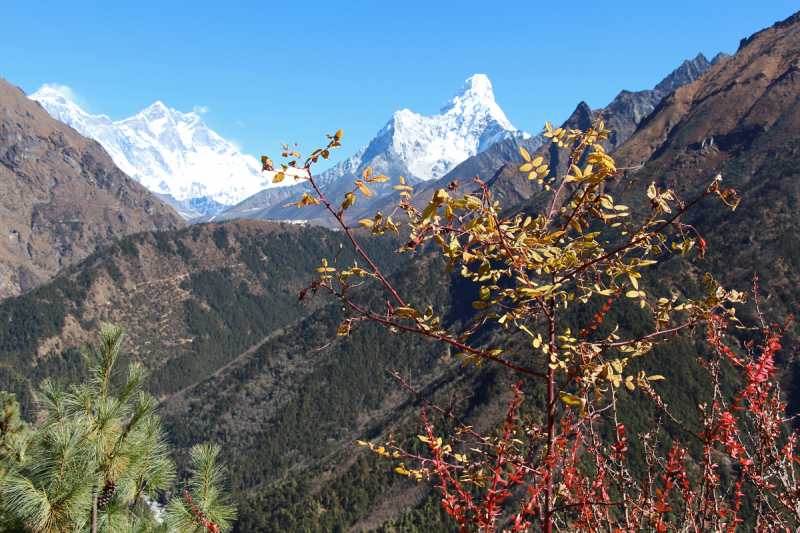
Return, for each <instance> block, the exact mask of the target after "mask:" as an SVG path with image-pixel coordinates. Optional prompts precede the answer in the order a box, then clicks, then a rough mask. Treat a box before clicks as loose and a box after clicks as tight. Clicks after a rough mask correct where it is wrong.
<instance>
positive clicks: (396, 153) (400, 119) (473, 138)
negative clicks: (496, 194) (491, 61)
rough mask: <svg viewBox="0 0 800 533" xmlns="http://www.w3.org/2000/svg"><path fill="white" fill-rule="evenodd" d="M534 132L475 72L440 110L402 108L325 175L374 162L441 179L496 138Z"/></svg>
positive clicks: (383, 169) (384, 168) (389, 170)
mask: <svg viewBox="0 0 800 533" xmlns="http://www.w3.org/2000/svg"><path fill="white" fill-rule="evenodd" d="M529 137H530V135H529V134H527V133H525V132H522V131H519V130H517V129H516V128H515V127H514V126H512V125H511V123H510V122H509V121H508V119H507V118H506V116H505V114H504V113H503V111H502V109H500V106H498V105H497V103H496V102H495V100H494V92H493V91H492V83H491V82H490V81H489V78H487V77H486V76H485V75H484V74H475V75H474V76H472V77H471V78H469V79H468V80H467V81H465V82H464V85H463V86H462V87H461V90H459V91H458V92H457V93H456V95H455V96H454V97H453V98H452V99H450V100H449V101H448V102H446V103H445V104H444V105H443V106H442V108H441V110H440V112H439V114H438V115H433V116H430V117H423V116H421V115H418V114H416V113H412V112H411V111H409V110H408V109H404V110H402V111H397V112H396V113H395V114H394V115H393V116H392V118H391V120H389V122H388V123H387V124H386V126H384V128H383V129H382V130H381V131H379V132H378V134H377V135H376V136H375V138H373V139H372V141H371V142H370V143H369V144H368V145H367V146H365V147H364V148H362V149H361V150H359V151H358V153H356V155H354V156H352V157H351V158H350V159H348V160H347V161H344V162H342V163H340V164H338V165H336V166H335V167H333V168H332V169H330V170H328V171H326V172H323V173H322V174H321V175H320V178H321V181H322V182H323V183H330V182H332V181H335V180H336V179H338V178H340V177H342V176H343V175H345V174H347V173H353V174H358V173H359V172H360V171H361V170H363V169H364V168H366V167H368V166H370V167H372V168H373V170H375V171H376V172H380V173H382V174H386V175H387V176H390V177H393V178H394V177H397V176H400V175H403V176H405V177H415V178H419V179H421V180H426V181H427V180H432V179H438V178H440V177H442V176H444V175H445V174H447V173H448V172H449V171H450V170H452V169H453V168H454V167H455V166H456V165H458V164H459V163H461V162H462V161H464V160H465V159H467V158H468V157H471V156H473V155H475V154H478V153H480V152H483V151H484V150H486V149H487V148H489V147H490V146H492V145H493V144H495V143H498V142H500V141H503V140H505V139H509V138H521V139H527V138H529Z"/></svg>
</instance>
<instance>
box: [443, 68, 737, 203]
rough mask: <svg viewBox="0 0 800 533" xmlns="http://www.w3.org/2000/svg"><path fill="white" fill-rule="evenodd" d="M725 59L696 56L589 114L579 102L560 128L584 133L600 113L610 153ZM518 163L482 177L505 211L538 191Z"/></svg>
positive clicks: (551, 154) (556, 157) (556, 164)
mask: <svg viewBox="0 0 800 533" xmlns="http://www.w3.org/2000/svg"><path fill="white" fill-rule="evenodd" d="M726 57H728V55H727V54H724V53H719V54H717V55H716V56H714V59H712V60H711V61H710V62H709V61H708V60H707V59H706V57H705V56H704V55H703V54H698V55H697V57H696V58H694V59H693V60H691V61H689V60H686V61H684V62H683V64H681V66H679V67H678V68H677V69H675V70H674V71H672V72H671V73H670V74H669V75H668V76H667V77H666V78H664V79H663V80H661V82H659V83H658V85H656V86H655V88H653V89H648V90H644V91H637V92H631V91H622V92H620V93H619V94H618V95H617V96H616V97H615V98H614V100H612V101H611V103H610V104H608V105H607V106H606V107H605V108H603V109H598V110H592V109H591V108H589V106H588V105H587V104H586V103H585V102H581V103H580V104H578V106H577V107H576V108H575V111H573V113H572V115H570V117H569V118H568V119H567V120H566V121H564V123H562V124H561V127H562V128H577V129H586V128H588V127H589V126H590V125H591V123H592V121H593V120H594V119H595V118H597V116H598V115H599V114H600V113H602V114H603V120H604V122H605V124H606V128H607V129H609V130H611V135H610V136H609V138H608V141H606V142H605V143H604V146H605V148H606V149H607V150H608V151H611V150H613V149H614V148H616V147H617V146H619V145H620V144H622V143H623V142H624V141H625V139H627V138H628V137H630V136H631V135H632V134H633V132H634V131H636V128H637V127H638V125H639V124H640V123H641V122H642V120H644V119H646V118H647V117H648V116H649V115H650V114H651V113H652V112H653V111H654V110H655V108H656V107H657V106H658V104H659V102H661V100H662V99H663V98H664V97H666V96H667V95H669V94H670V93H671V92H672V91H674V90H676V89H677V88H679V87H682V86H684V85H687V84H690V83H692V82H694V81H695V80H697V79H698V78H700V77H701V76H703V75H704V74H705V73H706V72H707V71H708V70H709V69H710V68H711V67H712V66H714V65H716V64H717V63H719V62H720V61H722V60H723V59H725V58H726ZM529 152H530V153H532V154H534V157H539V156H541V157H543V158H544V163H543V164H547V165H549V166H550V167H551V168H552V169H553V170H552V171H553V173H555V174H558V173H559V172H561V173H563V172H564V171H565V170H566V166H565V165H566V161H565V160H564V158H563V156H562V152H561V151H560V150H558V149H557V148H556V147H555V146H552V145H551V144H550V143H547V144H544V145H542V146H541V148H539V149H538V151H535V152H531V151H530V150H529ZM478 157H480V156H478ZM519 159H520V158H519V155H518V154H516V155H514V156H513V157H512V158H511V159H509V160H506V161H504V162H503V165H502V166H500V165H498V166H496V167H494V172H493V173H492V175H491V176H488V172H486V173H485V175H486V176H487V178H485V179H484V180H485V181H487V182H490V183H491V186H492V189H493V190H494V191H495V194H496V195H497V199H498V200H499V201H500V202H501V205H503V206H506V207H510V206H512V205H515V204H517V203H519V202H522V201H524V200H526V199H528V198H530V197H531V196H532V195H534V194H536V193H537V192H539V191H540V190H541V187H539V186H538V184H536V183H532V182H530V181H528V179H527V176H526V175H523V174H521V173H520V172H519V171H518V167H519V166H520V165H519ZM468 163H469V161H465V162H464V163H463V164H462V165H466V164H468ZM464 170H466V168H464V169H462V168H460V167H456V169H454V170H453V172H451V173H450V175H448V176H446V177H445V180H453V179H464V178H466V177H472V176H471V175H469V174H468V173H466V172H464Z"/></svg>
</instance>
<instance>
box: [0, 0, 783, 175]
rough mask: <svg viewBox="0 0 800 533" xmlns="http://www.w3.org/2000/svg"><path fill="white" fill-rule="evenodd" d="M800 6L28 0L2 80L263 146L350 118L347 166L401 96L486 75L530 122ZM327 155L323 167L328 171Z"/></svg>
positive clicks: (425, 99)
mask: <svg viewBox="0 0 800 533" xmlns="http://www.w3.org/2000/svg"><path fill="white" fill-rule="evenodd" d="M797 9H798V5H797V3H796V2H790V1H787V0H770V1H769V2H754V1H752V0H748V1H740V0H731V1H727V2H723V1H717V0H704V1H700V2H698V1H691V2H690V1H684V0H676V1H672V2H650V1H632V2H627V1H624V2H623V1H620V2H605V3H604V2H579V1H572V2H557V1H539V2H531V1H529V2H519V1H518V2H511V1H505V0H494V1H483V2H473V1H468V0H461V1H457V2H451V1H436V0H427V1H417V0H406V1H403V2H389V1H381V0H377V1H371V2H361V1H347V0H339V1H338V2H336V1H326V2H318V1H305V0H294V1H284V2H272V1H261V2H246V1H236V0H230V1H227V2H203V1H202V0H194V1H191V2H189V1H181V0H162V1H160V2H151V1H147V0H143V1H137V2H124V3H123V2H113V1H112V2H109V1H108V0H104V1H98V2H93V1H81V0H75V1H72V2H56V1H48V2H44V1H39V0H26V1H25V2H8V3H6V5H4V6H3V10H2V11H3V13H2V18H3V31H2V32H0V50H2V56H1V57H2V59H1V60H0V77H3V78H5V79H6V80H8V81H9V82H10V83H12V84H14V85H18V86H20V87H21V88H22V89H23V90H24V91H25V92H27V93H28V94H31V93H33V92H34V91H36V90H37V89H38V88H39V87H41V86H42V85H43V84H56V85H62V86H66V87H69V88H70V90H71V91H72V94H73V95H74V97H75V99H76V100H77V103H79V104H80V105H82V106H83V107H84V109H85V110H87V111H89V112H91V113H93V114H105V115H108V116H110V117H111V118H112V119H113V120H121V119H123V118H127V117H129V116H131V115H134V114H135V113H137V112H138V111H140V110H142V109H143V108H145V107H147V106H149V105H151V104H152V103H153V102H155V101H156V100H160V101H162V102H163V103H164V104H166V105H167V106H168V107H172V108H175V109H177V110H179V111H182V112H189V111H191V110H192V109H195V107H196V106H197V109H198V110H201V111H202V110H205V111H206V112H204V113H203V115H202V116H203V119H204V120H205V121H206V123H207V124H208V125H209V126H210V127H211V128H212V129H213V130H215V131H216V132H218V133H219V134H220V135H222V136H223V137H224V138H226V139H228V140H231V141H233V142H234V144H236V145H237V146H239V147H241V149H242V150H243V152H244V153H248V154H251V155H253V156H256V157H258V156H260V155H262V154H267V155H272V156H274V155H276V154H277V153H278V151H279V146H278V144H277V143H278V142H279V141H291V142H297V143H298V144H299V148H300V150H301V152H303V153H306V152H310V151H311V150H313V149H314V148H316V147H317V145H318V144H321V141H322V140H323V135H324V134H326V133H333V132H334V131H336V130H337V129H339V128H342V129H344V132H345V136H344V139H343V144H344V146H343V147H342V148H340V149H339V150H340V151H339V152H338V153H335V155H336V157H335V158H334V159H333V160H332V163H333V162H336V161H338V160H341V159H344V158H346V157H348V156H350V155H352V154H353V153H354V152H355V151H356V150H358V149H359V148H360V147H361V146H363V145H365V144H366V143H368V142H369V140H370V139H371V138H372V137H373V136H374V135H375V134H376V133H377V132H378V131H379V130H380V129H381V128H382V127H383V125H384V124H385V123H386V121H387V120H388V119H389V118H390V117H391V115H392V113H393V112H394V111H396V110H398V109H404V108H407V109H410V110H412V111H414V112H415V113H420V114H423V115H431V114H435V113H437V112H438V110H439V108H440V106H441V105H442V104H443V103H444V102H445V101H447V100H448V99H449V98H450V97H451V96H452V95H453V94H454V93H455V92H456V91H457V90H458V89H459V88H460V86H461V84H462V83H463V81H464V80H465V79H466V78H468V77H469V76H471V75H472V74H475V73H483V74H486V75H488V76H489V79H490V80H491V81H492V84H493V86H494V93H495V97H496V100H497V102H498V104H499V105H500V107H501V108H502V109H503V110H504V111H505V113H506V116H507V117H508V118H509V120H510V121H511V123H512V124H514V125H515V126H516V127H517V128H519V129H522V130H525V131H528V132H532V133H535V132H538V131H539V130H540V129H541V128H542V125H543V123H544V121H545V120H549V121H550V122H556V123H557V122H561V121H563V120H564V119H566V118H567V117H568V116H569V114H570V113H571V112H572V110H573V109H574V108H575V106H576V105H577V104H578V102H580V101H581V100H584V101H586V102H587V103H588V104H589V105H590V106H591V107H592V108H599V107H603V106H605V105H606V104H608V103H609V102H610V101H611V100H612V99H613V98H614V96H615V95H616V94H617V93H618V92H619V91H620V90H622V89H628V90H642V89H648V88H652V87H653V86H654V85H655V84H656V83H658V82H659V81H660V80H661V79H662V78H663V77H664V76H666V75H667V74H668V73H669V72H670V71H672V70H673V69H674V68H676V67H677V66H678V65H680V63H681V62H682V61H683V60H684V59H691V58H694V57H695V56H696V55H697V53H698V52H702V53H704V54H705V55H706V56H707V57H708V58H709V59H711V58H712V57H713V56H714V55H715V54H716V53H717V52H721V51H722V52H727V53H729V54H733V53H734V52H735V51H736V49H737V47H738V44H739V40H740V39H741V38H743V37H747V36H749V35H751V34H753V33H755V32H756V31H759V30H761V29H763V28H766V27H768V26H771V25H772V24H773V23H775V22H776V21H778V20H783V19H785V18H787V17H788V16H790V15H791V14H793V13H794V12H795V11H796V10H797ZM323 169H324V167H320V168H319V170H323Z"/></svg>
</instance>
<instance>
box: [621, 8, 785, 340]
mask: <svg viewBox="0 0 800 533" xmlns="http://www.w3.org/2000/svg"><path fill="white" fill-rule="evenodd" d="M798 132H800V13H799V14H796V15H793V16H792V17H789V18H788V19H786V20H784V21H782V22H779V23H777V24H776V25H775V26H773V27H771V28H768V29H766V30H763V31H761V32H758V33H756V34H754V35H753V36H751V37H750V38H748V39H743V40H742V44H741V46H740V48H739V50H738V51H737V53H736V54H735V55H734V56H732V57H730V58H728V59H726V60H725V61H722V62H721V63H719V64H718V65H716V66H715V67H713V68H712V69H711V70H709V72H708V73H706V75H705V76H703V77H702V78H701V79H700V80H699V81H698V82H695V83H693V84H690V85H687V86H685V87H682V88H680V89H678V90H677V91H675V92H674V93H672V94H671V95H670V96H669V97H667V98H666V99H664V100H663V101H662V102H661V104H660V105H659V106H658V108H657V109H656V110H655V111H654V112H653V113H651V114H650V116H649V117H648V118H647V119H645V120H644V121H643V122H642V124H641V125H640V126H639V129H638V130H637V132H636V134H635V135H633V136H632V137H631V138H629V139H628V140H627V141H626V142H625V143H623V144H622V145H621V146H620V147H619V148H618V149H617V150H616V151H615V156H616V158H617V161H618V163H619V164H620V166H624V167H633V169H634V170H633V171H632V172H631V173H630V177H631V178H634V179H638V180H639V183H638V184H637V185H639V184H640V189H641V187H645V186H647V185H648V184H650V183H652V182H655V183H656V185H657V186H660V187H662V188H671V189H674V190H675V191H676V192H677V193H678V194H679V195H681V196H682V197H684V198H690V197H691V196H692V195H696V194H697V193H698V191H699V190H700V189H702V188H704V187H706V186H707V185H708V183H709V182H710V181H711V180H712V179H713V177H714V176H715V175H717V174H718V173H719V174H721V175H722V177H723V184H724V186H725V187H732V188H735V189H737V190H739V191H740V194H741V196H742V202H741V204H740V206H739V207H738V208H737V210H736V212H735V213H733V214H731V213H730V212H726V211H725V210H723V209H721V208H720V206H719V205H717V203H716V202H709V203H706V204H703V205H701V206H700V207H699V209H697V210H696V211H695V212H694V213H693V215H691V216H689V217H687V220H686V222H687V223H691V224H694V225H695V227H696V228H697V230H698V231H699V232H700V234H701V235H703V236H704V238H705V240H706V241H707V242H708V245H709V248H710V249H711V250H716V251H717V253H715V254H711V255H709V259H708V263H709V264H708V265H707V267H706V268H708V269H709V270H710V269H714V270H715V271H717V272H724V278H723V279H725V281H726V282H727V283H728V284H729V285H730V286H733V287H735V288H737V289H739V290H743V289H746V288H747V286H748V285H749V284H750V282H749V280H750V279H751V278H752V277H753V273H754V272H757V274H758V276H759V277H760V278H761V282H760V283H761V285H762V290H763V291H764V295H765V296H767V295H769V294H772V295H774V296H773V297H770V298H769V299H768V300H765V304H764V305H765V307H766V308H768V309H771V310H772V311H774V313H775V314H776V316H780V317H782V318H785V317H786V316H788V315H789V314H790V313H792V314H794V315H795V316H797V315H798V313H799V312H800V306H798V297H797V289H796V287H797V283H798V282H800V270H799V269H798V266H797V265H798V264H800V253H799V252H798V251H799V250H800V228H798V226H797V221H798V220H800V181H799V179H800V173H798V170H797V169H798V168H800V135H798ZM640 189H637V190H636V192H637V193H638V194H639V198H640V199H641V201H642V202H643V203H644V202H646V197H645V196H644V192H643V191H642V190H640ZM794 335H795V333H794V331H793V333H792V337H793V340H792V342H793V343H796V342H797V338H796V337H794ZM795 346H796V344H795Z"/></svg>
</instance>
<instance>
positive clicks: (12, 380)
mask: <svg viewBox="0 0 800 533" xmlns="http://www.w3.org/2000/svg"><path fill="white" fill-rule="evenodd" d="M340 244H344V240H343V237H342V235H341V234H340V233H336V232H332V231H329V230H325V229H322V228H316V227H299V226H293V225H291V224H281V223H277V222H260V221H242V222H229V223H226V224H218V225H199V226H192V227H190V228H186V229H183V230H180V231H177V232H158V233H140V234H136V235H131V236H129V237H126V238H124V239H122V240H121V241H120V242H119V243H118V244H113V245H109V246H106V247H105V248H102V249H100V250H99V251H98V252H96V253H94V254H92V255H91V256H89V257H88V258H86V259H85V260H83V261H82V262H80V263H79V264H78V265H76V266H74V267H71V268H70V269H68V270H67V271H65V272H64V273H63V274H62V275H60V276H59V277H57V278H56V279H55V281H53V282H51V283H49V284H46V285H44V286H42V287H39V288H37V289H34V290H32V291H30V292H28V293H26V294H24V295H22V296H19V297H16V298H7V299H5V300H3V301H2V302H0V316H1V317H2V319H0V354H2V365H0V376H2V377H1V378H0V381H1V382H2V383H3V384H4V385H3V386H4V388H7V389H10V390H14V391H15V392H16V393H17V396H18V399H19V400H20V403H21V405H22V407H23V416H26V417H29V418H30V417H31V416H32V411H31V409H32V406H33V403H32V402H33V397H32V395H31V394H32V390H33V389H35V387H36V386H38V383H39V382H40V381H41V380H42V379H44V378H45V377H49V376H61V377H64V378H69V379H76V378H79V377H81V376H79V375H77V374H76V372H78V370H77V369H79V368H81V366H82V365H79V364H77V363H78V362H79V361H80V355H79V351H80V347H81V346H82V345H84V344H85V343H87V342H89V341H90V340H91V339H92V338H93V337H94V335H93V334H94V331H95V330H96V329H97V327H98V325H99V322H100V321H114V322H119V323H123V324H127V325H128V327H129V333H128V337H127V341H126V342H127V350H126V351H127V352H128V353H129V354H130V357H131V358H132V359H134V360H136V361H140V362H142V363H143V364H144V365H145V366H147V367H148V368H150V369H151V370H152V371H153V376H152V378H151V379H150V380H149V382H150V385H149V386H150V391H151V392H152V393H153V394H155V395H157V396H159V397H161V398H165V397H167V396H168V395H169V394H172V393H174V392H177V391H178V390H180V389H182V388H184V387H186V386H189V385H191V384H193V383H196V382H197V381H199V380H201V379H203V378H205V377H207V376H209V375H211V374H212V373H213V372H215V371H216V370H217V369H219V368H221V367H223V366H224V365H226V364H227V363H229V362H230V361H232V360H233V359H234V358H235V357H237V356H238V355H239V354H241V353H242V352H244V351H245V350H247V349H249V348H251V347H253V346H255V345H256V344H257V343H259V342H260V341H262V339H264V338H265V337H266V336H268V335H269V334H270V333H273V332H275V331H276V330H278V329H280V328H281V327H285V326H287V325H289V324H291V323H293V322H294V321H295V320H297V319H298V318H300V317H301V316H303V315H304V314H305V313H306V312H307V311H308V310H310V309H313V307H311V308H304V307H301V306H299V305H297V299H298V293H299V291H300V289H301V288H302V287H303V286H304V285H305V284H306V283H307V282H308V280H309V277H310V275H311V273H312V272H313V270H314V268H316V267H317V266H318V264H319V259H318V258H319V257H320V256H322V255H323V254H326V253H327V252H328V250H330V249H331V248H334V249H338V247H339V245H340ZM396 244H397V243H396V242H392V240H391V239H380V240H379V239H368V240H367V242H366V243H365V246H366V247H367V248H368V249H372V250H373V251H374V252H375V253H376V254H377V255H378V256H379V257H381V258H382V260H383V261H386V262H387V264H388V265H389V267H388V268H389V270H391V268H392V267H394V266H395V265H397V264H398V262H399V261H401V260H403V259H405V258H404V257H401V256H398V255H396V254H393V253H392V251H393V250H394V248H395V246H396ZM341 257H342V259H344V258H348V259H351V258H352V257H353V255H352V251H351V250H349V249H343V251H342V255H341Z"/></svg>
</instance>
